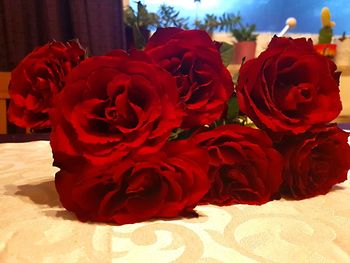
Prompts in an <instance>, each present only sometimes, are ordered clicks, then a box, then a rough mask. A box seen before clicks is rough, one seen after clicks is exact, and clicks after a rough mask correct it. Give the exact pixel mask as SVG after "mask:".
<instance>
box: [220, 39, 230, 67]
mask: <svg viewBox="0 0 350 263" xmlns="http://www.w3.org/2000/svg"><path fill="white" fill-rule="evenodd" d="M220 54H221V59H222V63H223V64H224V65H225V66H226V67H227V66H228V65H229V64H231V63H232V56H233V45H231V44H229V43H226V42H223V43H222V45H221V47H220Z"/></svg>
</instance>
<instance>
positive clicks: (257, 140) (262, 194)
mask: <svg viewBox="0 0 350 263" xmlns="http://www.w3.org/2000/svg"><path fill="white" fill-rule="evenodd" d="M193 139H194V140H195V141H197V143H198V144H199V145H201V146H203V147H204V148H206V149H207V151H208V152H209V165H210V166H209V172H208V173H209V178H210V180H211V188H210V190H209V192H208V193H207V194H206V196H205V197H204V198H203V199H202V201H201V202H202V203H211V204H217V205H231V204H255V205H257V204H263V203H266V202H268V201H270V200H271V199H273V198H275V197H277V196H278V192H279V188H280V185H281V182H282V178H281V171H282V167H283V162H282V157H281V155H280V154H279V153H278V152H277V151H276V150H275V149H274V148H273V145H272V142H271V139H270V138H269V137H268V136H267V135H266V134H265V133H264V132H263V131H261V130H258V129H253V128H250V127H247V126H239V125H224V126H219V127H218V128H215V129H214V130H211V131H207V132H201V133H198V134H195V135H194V137H193Z"/></svg>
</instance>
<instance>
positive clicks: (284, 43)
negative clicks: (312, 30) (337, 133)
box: [237, 37, 342, 135]
mask: <svg viewBox="0 0 350 263" xmlns="http://www.w3.org/2000/svg"><path fill="white" fill-rule="evenodd" d="M336 69H337V67H336V65H335V64H334V63H333V62H332V61H331V60H330V59H328V58H327V57H324V56H322V55H320V54H318V53H317V52H316V51H315V50H314V48H313V44H312V41H311V39H309V40H308V41H306V39H305V38H301V39H291V38H279V37H274V38H273V39H272V40H271V42H270V44H269V46H268V48H267V49H266V50H265V51H264V52H262V53H261V54H260V55H259V57H258V58H255V59H252V60H249V61H247V62H246V63H245V64H243V65H242V67H241V69H240V71H239V78H238V84H237V98H238V104H239V107H240V110H241V111H242V112H244V113H245V114H247V115H248V117H249V118H251V119H252V120H253V121H254V123H255V124H256V125H257V126H258V127H260V128H263V129H266V130H267V131H269V132H271V134H275V135H277V134H299V133H303V132H305V131H306V130H308V129H309V128H310V127H313V126H314V125H318V124H326V123H328V122H330V121H332V120H334V119H335V118H336V117H337V116H338V114H339V113H340V111H341V109H342V106H341V101H340V96H339V87H338V86H339V77H340V72H336Z"/></svg>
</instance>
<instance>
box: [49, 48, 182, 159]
mask: <svg viewBox="0 0 350 263" xmlns="http://www.w3.org/2000/svg"><path fill="white" fill-rule="evenodd" d="M177 102H178V94H177V89H176V83H175V80H174V79H173V78H172V76H171V75H170V74H169V73H168V72H166V71H165V70H164V69H162V68H161V67H159V66H158V65H155V64H152V63H151V62H150V61H149V60H148V58H147V56H145V54H144V53H143V52H141V51H140V52H136V53H134V54H132V55H130V56H129V55H128V54H127V53H125V52H123V51H118V52H117V51H115V52H114V53H113V56H100V57H92V58H89V59H86V60H85V61H84V62H83V63H81V64H80V65H79V66H77V67H76V68H75V69H74V70H73V71H72V72H71V74H70V75H69V77H68V78H67V82H66V86H65V88H64V89H63V90H62V92H61V93H60V94H59V96H58V97H57V100H55V108H54V109H53V110H52V114H51V118H52V123H53V130H52V133H51V147H52V150H53V154H54V158H55V163H57V164H61V165H64V164H65V163H66V162H69V159H70V158H71V157H68V160H67V158H66V157H65V156H83V157H84V158H86V159H87V160H89V161H91V162H93V163H95V164H99V163H106V162H115V161H117V160H119V159H121V158H123V157H125V156H126V155H127V154H129V153H130V152H132V151H136V152H137V153H138V154H148V153H152V152H156V151H158V150H159V149H160V148H161V147H162V146H163V145H164V143H165V142H166V141H167V140H168V138H169V135H170V133H171V131H172V130H173V129H174V128H177V127H178V126H179V124H180V122H181V116H182V114H181V111H180V110H179V107H178V105H177Z"/></svg>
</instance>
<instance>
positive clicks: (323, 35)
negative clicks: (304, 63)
mask: <svg viewBox="0 0 350 263" xmlns="http://www.w3.org/2000/svg"><path fill="white" fill-rule="evenodd" d="M321 22H322V28H321V30H320V32H319V35H318V44H316V45H315V49H316V51H317V52H318V53H320V54H322V55H324V56H327V57H330V58H334V56H335V51H336V44H332V43H331V42H332V38H333V29H332V28H333V27H334V26H335V22H333V21H331V13H330V11H329V8H328V7H324V8H322V10H321Z"/></svg>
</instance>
